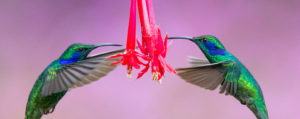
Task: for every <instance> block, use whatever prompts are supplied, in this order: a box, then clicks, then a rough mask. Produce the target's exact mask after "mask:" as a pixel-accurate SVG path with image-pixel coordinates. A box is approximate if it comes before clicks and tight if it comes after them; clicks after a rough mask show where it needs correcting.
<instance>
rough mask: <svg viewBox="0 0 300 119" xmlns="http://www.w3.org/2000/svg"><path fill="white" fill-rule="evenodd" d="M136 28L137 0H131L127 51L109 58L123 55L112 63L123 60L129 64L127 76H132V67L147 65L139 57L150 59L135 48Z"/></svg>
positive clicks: (123, 62) (123, 63)
mask: <svg viewBox="0 0 300 119" xmlns="http://www.w3.org/2000/svg"><path fill="white" fill-rule="evenodd" d="M135 30H136V0H131V7H130V17H129V26H128V34H127V45H126V51H125V52H124V53H122V54H117V55H114V56H110V57H108V59H109V58H116V57H121V56H122V57H123V58H121V59H120V60H119V61H117V62H114V63H112V64H110V65H115V64H118V63H121V62H122V65H127V78H130V77H131V71H132V67H134V68H136V69H139V68H140V65H146V64H143V63H142V62H141V61H140V60H139V59H138V58H137V57H141V58H143V59H144V60H147V61H149V60H150V59H149V58H148V57H147V56H145V55H143V54H141V53H139V52H137V51H136V50H135V41H136V40H137V39H136V35H135Z"/></svg>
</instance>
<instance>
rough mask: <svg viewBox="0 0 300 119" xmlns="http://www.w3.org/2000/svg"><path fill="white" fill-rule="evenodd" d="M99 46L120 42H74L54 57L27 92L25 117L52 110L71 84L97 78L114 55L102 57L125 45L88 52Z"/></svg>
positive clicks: (37, 117)
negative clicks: (93, 52) (91, 53)
mask: <svg viewBox="0 0 300 119" xmlns="http://www.w3.org/2000/svg"><path fill="white" fill-rule="evenodd" d="M101 46H122V45H120V44H112V43H105V44H97V45H87V44H82V43H75V44H72V45H70V46H69V47H68V48H67V49H66V50H65V51H64V52H63V54H62V55H61V56H60V57H59V58H58V59H56V60H54V61H53V62H52V63H51V64H50V65H48V66H47V67H46V69H45V70H44V71H43V72H42V73H41V74H40V75H39V77H38V78H37V80H36V82H35V84H34V85H33V88H32V90H31V92H30V94H29V98H28V101H27V105H26V112H25V119H40V118H41V117H42V116H43V115H44V114H49V113H52V112H53V111H54V109H55V106H56V105H57V103H58V102H59V101H60V100H61V98H62V97H63V96H64V95H65V94H66V93H67V91H68V90H69V89H71V88H76V87H81V86H84V85H86V84H90V83H91V82H94V81H97V80H99V79H100V78H102V77H104V76H106V75H107V74H108V73H109V72H111V71H112V70H114V69H115V68H116V65H110V64H111V63H112V62H115V61H118V60H119V59H118V58H113V59H106V58H107V57H109V56H111V55H115V54H119V53H122V52H124V51H125V49H121V50H115V51H110V52H105V53H101V54H97V55H93V56H89V57H87V56H88V54H89V53H90V52H91V51H92V50H94V49H96V48H98V47H101Z"/></svg>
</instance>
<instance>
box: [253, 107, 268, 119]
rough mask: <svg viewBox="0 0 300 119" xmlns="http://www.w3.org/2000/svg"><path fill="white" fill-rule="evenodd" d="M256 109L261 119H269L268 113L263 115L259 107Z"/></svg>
mask: <svg viewBox="0 0 300 119" xmlns="http://www.w3.org/2000/svg"><path fill="white" fill-rule="evenodd" d="M256 109H257V111H258V114H259V116H260V117H261V119H269V117H268V114H267V113H263V109H261V108H258V107H257V106H256Z"/></svg>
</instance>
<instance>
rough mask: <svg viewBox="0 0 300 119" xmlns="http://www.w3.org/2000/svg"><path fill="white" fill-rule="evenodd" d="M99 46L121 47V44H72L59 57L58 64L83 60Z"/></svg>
mask: <svg viewBox="0 0 300 119" xmlns="http://www.w3.org/2000/svg"><path fill="white" fill-rule="evenodd" d="M101 46H122V45H121V44H112V43H105V44H97V45H87V44H83V43H74V44H72V45H70V46H69V47H68V48H67V49H66V50H65V52H64V53H63V54H62V55H61V56H60V57H59V60H60V61H59V62H60V64H68V63H73V62H77V61H80V60H83V59H85V58H86V57H87V56H88V54H89V53H90V52H91V51H92V50H94V49H96V48H98V47H101Z"/></svg>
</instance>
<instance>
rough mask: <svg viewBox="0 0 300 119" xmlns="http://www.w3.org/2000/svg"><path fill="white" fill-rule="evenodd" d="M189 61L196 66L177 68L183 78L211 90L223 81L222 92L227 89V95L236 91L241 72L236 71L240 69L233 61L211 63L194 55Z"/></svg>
mask: <svg viewBox="0 0 300 119" xmlns="http://www.w3.org/2000/svg"><path fill="white" fill-rule="evenodd" d="M189 61H190V62H191V64H192V66H194V67H190V68H179V69H176V71H178V72H179V73H178V75H179V76H180V77H181V78H182V79H184V80H185V81H187V82H189V83H191V84H194V85H197V86H200V87H202V88H205V89H209V90H215V89H216V88H217V87H218V86H219V84H221V83H222V86H221V91H220V93H224V91H225V90H226V95H228V94H231V95H234V94H235V93H236V89H237V80H238V78H239V75H240V73H235V72H236V71H240V70H238V68H236V67H235V66H236V65H235V63H234V62H233V61H231V60H228V61H223V62H219V63H213V64H211V63H209V61H207V60H203V59H197V58H193V57H192V58H190V59H189ZM232 67H233V68H232ZM232 69H235V70H232ZM224 79H225V80H224ZM223 81H224V82H223Z"/></svg>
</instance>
